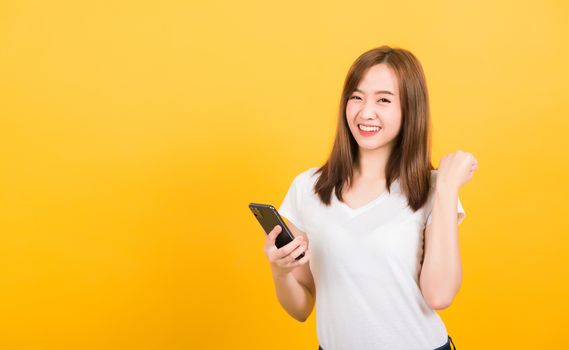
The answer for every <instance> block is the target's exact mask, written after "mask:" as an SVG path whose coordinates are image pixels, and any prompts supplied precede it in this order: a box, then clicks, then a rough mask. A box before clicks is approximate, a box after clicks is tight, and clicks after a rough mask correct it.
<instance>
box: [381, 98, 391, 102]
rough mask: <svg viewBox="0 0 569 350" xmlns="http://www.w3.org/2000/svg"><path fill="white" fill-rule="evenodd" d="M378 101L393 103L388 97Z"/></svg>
mask: <svg viewBox="0 0 569 350" xmlns="http://www.w3.org/2000/svg"><path fill="white" fill-rule="evenodd" d="M378 101H381V102H387V103H391V101H389V100H388V99H386V98H380V99H379V100H378Z"/></svg>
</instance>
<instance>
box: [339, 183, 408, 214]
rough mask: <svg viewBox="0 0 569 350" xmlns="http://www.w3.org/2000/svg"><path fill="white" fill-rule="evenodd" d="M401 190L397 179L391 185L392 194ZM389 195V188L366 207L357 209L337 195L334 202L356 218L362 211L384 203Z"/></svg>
mask: <svg viewBox="0 0 569 350" xmlns="http://www.w3.org/2000/svg"><path fill="white" fill-rule="evenodd" d="M397 188H399V178H397V179H395V180H394V181H393V182H392V183H391V194H393V192H394V191H395V190H396V189H397ZM388 195H390V193H389V191H388V190H387V188H386V189H385V190H384V191H383V192H381V193H380V194H379V195H378V196H377V197H376V198H374V199H372V200H371V201H369V202H367V203H366V204H364V205H361V206H359V207H357V208H352V207H350V206H349V205H347V204H346V203H344V202H342V201H340V200H339V199H338V198H337V197H336V195H335V194H333V196H332V197H333V198H334V200H335V201H336V202H337V203H338V205H339V206H340V207H342V208H344V210H345V211H347V212H348V213H349V214H350V216H354V215H357V214H359V213H361V212H362V211H365V210H366V209H368V208H370V207H372V206H374V205H375V204H377V203H379V202H382V201H383V200H384V199H385V198H386V197H387V196H388Z"/></svg>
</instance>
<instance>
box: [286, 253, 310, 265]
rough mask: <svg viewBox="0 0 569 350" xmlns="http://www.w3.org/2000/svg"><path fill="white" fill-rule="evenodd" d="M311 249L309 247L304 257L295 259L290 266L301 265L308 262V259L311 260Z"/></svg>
mask: <svg viewBox="0 0 569 350" xmlns="http://www.w3.org/2000/svg"><path fill="white" fill-rule="evenodd" d="M310 254H311V252H310V249H307V250H306V251H305V252H304V256H303V257H302V259H298V260H296V261H294V262H293V263H292V264H291V265H290V266H291V267H296V266H300V265H304V264H306V262H308V260H310Z"/></svg>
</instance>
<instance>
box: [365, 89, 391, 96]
mask: <svg viewBox="0 0 569 350" xmlns="http://www.w3.org/2000/svg"><path fill="white" fill-rule="evenodd" d="M355 91H357V92H361V93H362V94H365V92H363V91H362V90H360V89H356V90H355ZM374 94H376V95H377V94H390V95H393V96H395V94H394V93H393V92H391V91H388V90H379V91H376V92H374Z"/></svg>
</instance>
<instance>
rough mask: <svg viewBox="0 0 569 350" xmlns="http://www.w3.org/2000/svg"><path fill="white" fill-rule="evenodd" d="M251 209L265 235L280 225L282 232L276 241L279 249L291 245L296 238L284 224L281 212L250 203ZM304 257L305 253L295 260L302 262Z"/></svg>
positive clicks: (267, 205)
mask: <svg viewBox="0 0 569 350" xmlns="http://www.w3.org/2000/svg"><path fill="white" fill-rule="evenodd" d="M249 209H251V212H253V215H255V217H256V218H257V221H259V223H260V224H261V226H262V227H263V230H264V231H265V234H267V235H268V234H269V232H271V231H272V230H273V229H274V228H275V226H277V225H280V226H281V228H282V230H281V233H279V235H278V236H277V238H276V239H275V245H276V246H277V248H281V247H283V246H285V245H287V244H288V243H290V242H291V241H292V240H293V239H294V236H293V235H292V233H291V231H290V229H289V228H288V227H287V225H286V224H285V223H284V220H283V219H282V217H281V216H280V214H279V212H278V211H277V210H276V209H275V207H273V206H272V205H270V204H261V203H249ZM302 257H304V253H302V254H300V255H299V256H298V257H296V259H295V260H300V259H302Z"/></svg>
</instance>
